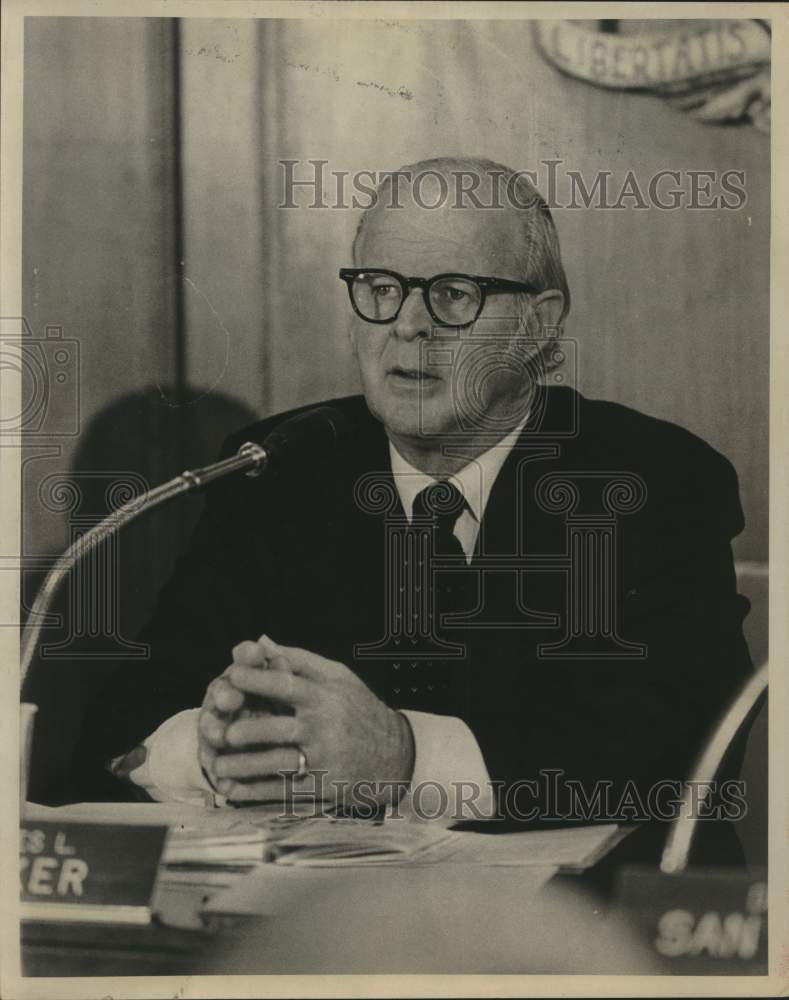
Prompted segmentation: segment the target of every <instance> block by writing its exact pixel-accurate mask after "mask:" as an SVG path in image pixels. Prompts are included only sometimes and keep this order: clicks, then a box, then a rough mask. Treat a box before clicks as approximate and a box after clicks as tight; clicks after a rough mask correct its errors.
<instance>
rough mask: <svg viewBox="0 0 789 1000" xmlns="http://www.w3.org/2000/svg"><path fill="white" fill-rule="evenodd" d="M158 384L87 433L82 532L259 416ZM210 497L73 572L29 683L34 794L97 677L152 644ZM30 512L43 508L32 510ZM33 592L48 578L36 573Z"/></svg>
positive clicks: (79, 466) (40, 790)
mask: <svg viewBox="0 0 789 1000" xmlns="http://www.w3.org/2000/svg"><path fill="white" fill-rule="evenodd" d="M177 398H178V397H177V395H176V394H175V392H168V391H167V390H163V389H160V388H159V387H157V386H151V387H149V388H146V389H144V390H142V391H140V392H136V393H132V394H129V395H127V396H124V397H122V398H121V399H119V400H117V401H116V402H114V403H113V404H112V405H111V406H108V407H105V408H104V409H103V410H101V411H99V412H98V413H97V414H96V415H95V416H94V417H93V418H92V420H91V421H90V423H89V424H88V426H87V427H86V429H85V431H84V432H83V434H82V435H81V438H80V443H79V447H78V449H77V451H76V453H75V456H74V461H73V464H72V468H71V469H70V470H69V471H68V472H67V473H66V474H64V475H63V476H62V477H58V481H59V482H60V483H63V484H66V485H65V488H64V489H63V490H61V493H60V495H61V496H62V497H63V498H64V507H65V508H66V509H64V511H63V516H64V518H65V520H66V522H67V525H68V530H67V539H68V541H71V540H72V539H73V538H74V537H75V535H76V534H79V533H81V532H83V531H85V530H87V529H88V528H90V527H91V526H92V525H93V524H95V523H96V522H97V521H99V520H100V519H101V518H103V517H105V516H106V515H107V514H108V513H110V512H111V511H112V510H113V509H115V508H117V506H119V505H120V503H122V502H124V501H126V500H129V499H130V498H131V497H132V496H134V495H138V494H139V493H140V492H141V491H142V490H144V489H147V488H149V487H151V486H156V485H159V484H160V483H162V482H164V481H165V480H167V479H170V478H172V477H173V476H175V475H178V474H179V473H180V472H183V471H184V469H188V468H194V467H198V466H202V465H206V464H208V463H210V462H212V461H214V460H215V459H216V458H217V456H218V454H219V449H220V447H221V444H222V442H223V441H224V439H225V438H226V437H227V436H228V434H230V433H231V432H233V431H235V430H238V429H240V428H241V427H243V426H245V425H246V424H249V423H252V422H254V421H255V420H256V419H257V417H256V414H255V413H253V412H252V411H251V410H250V409H249V408H248V407H246V406H244V405H243V404H242V403H240V402H238V400H236V399H234V398H232V397H231V396H227V395H223V394H219V393H211V394H201V393H200V392H199V391H197V390H195V389H191V388H190V389H187V390H185V391H183V392H182V393H181V398H182V399H187V400H191V402H188V403H185V404H181V405H179V404H178V403H177V402H175V400H177ZM202 506H203V503H202V499H201V498H200V497H188V498H184V499H181V500H178V501H176V502H175V503H174V505H172V506H170V507H169V508H168V507H165V508H163V509H161V510H159V511H157V512H156V513H154V514H152V515H151V516H150V517H149V518H146V517H143V518H142V519H141V520H140V521H139V522H137V523H135V524H132V525H130V526H129V527H127V528H126V529H125V530H124V532H123V533H122V535H121V536H120V537H119V538H118V539H117V540H115V541H110V542H108V543H105V545H103V546H102V547H101V549H100V550H99V551H97V552H96V553H95V554H94V555H93V556H91V557H89V558H88V566H87V567H85V566H83V567H80V568H79V569H78V570H76V571H75V572H73V573H72V574H70V575H69V577H68V579H67V580H66V582H65V584H64V585H63V588H62V592H61V594H60V595H59V598H58V600H57V605H56V611H57V613H58V616H59V624H58V625H57V626H53V627H51V628H46V629H45V630H44V633H43V638H42V642H41V645H40V648H39V653H38V655H37V657H36V660H35V661H34V663H33V667H32V669H31V671H30V674H29V675H28V680H27V683H26V685H25V691H24V692H23V698H24V700H25V701H31V702H33V703H34V704H36V705H38V707H39V711H38V716H37V719H36V734H35V739H34V748H33V760H32V765H31V780H30V797H31V799H32V800H33V801H36V800H39V801H44V800H46V801H56V800H57V799H58V797H59V794H60V791H59V790H60V789H62V788H63V787H64V779H65V777H66V775H67V772H68V766H69V760H70V756H71V753H72V750H73V747H74V743H75V741H76V738H77V735H78V733H79V730H80V727H81V725H82V719H83V713H84V703H85V698H86V694H87V693H88V691H89V689H90V687H91V685H92V682H93V681H94V679H96V678H97V677H98V676H99V672H100V671H101V670H102V669H103V668H102V663H104V664H105V666H106V661H107V660H108V659H111V660H113V661H116V662H117V660H118V659H122V660H124V659H128V661H129V663H130V669H133V663H134V662H135V661H136V660H138V659H139V656H140V654H141V652H142V650H141V649H140V647H138V646H137V644H136V643H135V642H134V638H135V636H136V635H137V634H138V633H139V631H140V629H141V628H142V627H143V625H144V624H145V623H146V621H147V620H148V618H149V617H150V615H151V613H152V612H153V608H154V605H155V602H156V597H157V594H158V591H159V590H160V588H161V587H162V586H163V585H164V583H165V582H166V581H167V579H168V577H169V575H170V573H171V571H172V568H173V565H174V562H175V560H176V558H177V556H178V554H179V553H180V552H181V551H182V550H183V549H184V548H185V546H186V543H187V541H188V539H189V536H190V535H191V533H192V531H193V529H194V527H195V524H196V522H197V519H198V517H199V515H200V513H201V511H202ZM29 516H31V520H32V515H31V514H30V512H29ZM27 582H28V586H29V590H28V587H27V586H26V590H28V594H30V595H32V594H33V593H35V591H36V590H37V588H38V586H39V585H40V583H41V582H42V578H40V579H38V580H36V581H33V580H30V581H27Z"/></svg>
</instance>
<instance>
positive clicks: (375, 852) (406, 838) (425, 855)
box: [272, 816, 453, 867]
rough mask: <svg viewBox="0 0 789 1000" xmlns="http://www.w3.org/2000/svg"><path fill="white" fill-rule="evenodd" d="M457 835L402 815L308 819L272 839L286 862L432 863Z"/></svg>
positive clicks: (318, 864)
mask: <svg viewBox="0 0 789 1000" xmlns="http://www.w3.org/2000/svg"><path fill="white" fill-rule="evenodd" d="M452 837H453V834H452V832H451V831H450V830H447V829H446V828H444V827H442V826H439V825H436V824H433V823H416V822H408V821H407V820H402V819H392V820H383V821H373V820H367V819H334V818H331V817H326V816H322V817H318V818H311V819H302V820H301V821H300V822H298V823H296V824H294V826H293V828H292V830H291V831H290V832H289V833H287V834H286V835H285V836H283V837H281V838H280V839H278V840H277V841H276V843H272V855H273V860H275V861H276V862H277V864H280V865H307V866H310V867H322V866H327V865H331V866H335V865H358V864H377V865H381V864H402V863H404V862H408V863H409V864H412V863H422V862H426V861H428V860H430V859H432V858H434V857H436V856H437V855H439V854H440V853H441V851H442V848H443V847H444V845H446V844H447V843H449V842H450V841H451V839H452Z"/></svg>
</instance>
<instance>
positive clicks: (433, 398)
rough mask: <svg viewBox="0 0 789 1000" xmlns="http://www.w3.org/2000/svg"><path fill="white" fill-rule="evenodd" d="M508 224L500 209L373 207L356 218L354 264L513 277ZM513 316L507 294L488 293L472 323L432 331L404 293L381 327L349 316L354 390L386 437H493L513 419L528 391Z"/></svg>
mask: <svg viewBox="0 0 789 1000" xmlns="http://www.w3.org/2000/svg"><path fill="white" fill-rule="evenodd" d="M517 221H518V220H517V219H515V218H514V216H513V213H512V212H507V211H503V210H502V211H500V210H481V209H477V210H475V209H470V208H468V209H466V208H464V209H453V208H451V207H450V206H449V205H447V206H446V207H442V208H440V209H436V210H432V211H431V210H427V209H424V208H420V207H419V206H418V205H416V204H414V202H413V201H410V202H404V203H403V207H401V208H391V207H385V206H383V205H381V206H379V207H378V208H376V209H374V210H373V211H372V212H371V214H370V216H369V217H368V219H367V220H366V223H365V228H364V230H363V232H362V235H361V237H360V239H359V240H358V243H357V247H356V261H355V264H356V266H357V267H361V268H386V269H388V270H390V271H395V272H397V273H399V274H401V275H403V276H405V277H411V276H414V277H422V278H430V277H432V276H433V275H436V274H442V273H449V272H452V273H460V274H469V275H483V276H486V277H496V278H509V279H511V280H514V281H522V280H523V274H522V270H521V268H519V266H518V259H517V258H518V252H519V250H520V249H521V241H522V237H521V236H520V233H519V231H518V229H517ZM384 294H386V293H384ZM520 315H521V312H520V307H519V303H518V301H517V299H516V296H515V295H512V294H495V295H492V294H489V295H488V296H487V299H486V301H485V305H484V307H483V311H482V313H481V314H480V316H479V318H478V320H477V322H476V323H474V324H473V325H472V326H470V327H463V328H456V327H439V326H437V325H436V323H435V321H434V320H433V319H432V318H431V316H430V313H429V312H428V310H427V307H426V305H425V300H424V296H423V293H422V290H421V289H419V288H414V289H412V290H411V291H410V293H409V294H408V297H407V298H406V299H405V301H404V302H403V304H402V308H401V309H400V313H399V315H398V316H397V318H396V319H394V320H392V321H391V322H388V323H382V324H376V323H368V322H365V321H364V320H362V319H361V318H359V317H357V316H354V320H353V325H352V330H351V334H352V340H353V346H354V350H355V353H356V357H357V359H358V362H359V370H360V373H361V380H362V387H363V390H364V394H365V397H366V399H367V404H368V406H369V407H370V410H371V411H372V413H373V414H374V415H375V416H376V417H378V419H379V420H381V422H382V423H383V424H384V426H385V427H386V430H387V432H388V434H389V436H390V438H392V440H393V441H395V443H397V441H398V440H399V439H403V438H405V439H410V440H411V442H412V443H415V444H416V443H417V442H418V439H423V440H424V441H425V442H427V441H430V440H431V439H434V438H449V437H451V436H452V435H455V434H457V433H458V432H461V433H464V434H465V433H468V432H469V431H471V432H472V433H475V432H476V433H478V432H481V433H485V434H491V433H496V432H497V430H498V429H500V430H501V433H502V434H503V433H504V432H505V431H506V430H507V429H509V427H512V426H514V425H515V424H516V423H518V421H519V420H520V419H522V417H523V416H525V411H526V405H527V402H528V398H529V396H530V392H531V383H530V382H529V379H528V378H527V377H524V376H525V366H524V362H523V348H524V340H523V333H522V327H521V321H520ZM519 330H520V331H521V334H520V336H518V332H519ZM518 352H520V359H518V357H517V356H518Z"/></svg>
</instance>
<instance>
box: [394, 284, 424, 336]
mask: <svg viewBox="0 0 789 1000" xmlns="http://www.w3.org/2000/svg"><path fill="white" fill-rule="evenodd" d="M432 328H433V320H432V319H431V317H430V313H429V312H428V311H427V306H426V305H425V297H424V294H423V292H422V289H421V288H412V289H411V291H410V292H409V293H408V295H407V296H406V298H405V301H404V302H403V305H402V307H401V308H400V314H399V316H398V317H397V319H396V320H395V322H394V327H393V332H394V333H395V335H396V336H398V337H401V338H402V339H403V340H414V339H415V338H416V337H429V336H430V332H431V330H432Z"/></svg>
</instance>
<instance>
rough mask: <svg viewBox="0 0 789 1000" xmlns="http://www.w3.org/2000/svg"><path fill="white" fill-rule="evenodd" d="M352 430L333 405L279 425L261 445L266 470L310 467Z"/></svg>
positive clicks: (320, 407)
mask: <svg viewBox="0 0 789 1000" xmlns="http://www.w3.org/2000/svg"><path fill="white" fill-rule="evenodd" d="M352 430H353V424H352V423H351V421H350V420H348V418H347V417H346V416H345V414H344V413H342V412H341V411H340V410H338V409H337V408H336V407H334V406H316V407H315V408H314V409H312V410H307V411H306V412H305V413H300V414H298V416H295V417H291V418H290V420H285V421H284V422H283V423H281V424H279V425H278V426H277V427H276V428H275V429H274V430H273V431H271V433H270V434H268V435H267V436H266V439H265V441H264V442H263V450H264V451H265V452H266V456H267V462H266V468H267V470H269V471H275V470H279V469H281V468H283V467H292V466H294V465H299V464H311V463H312V462H315V461H318V460H319V459H321V458H324V457H326V456H327V455H330V454H331V453H332V452H334V451H335V450H336V449H337V447H338V446H339V445H340V443H341V442H342V441H344V440H345V439H346V438H347V437H348V436H349V435H350V433H351V431H352Z"/></svg>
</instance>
